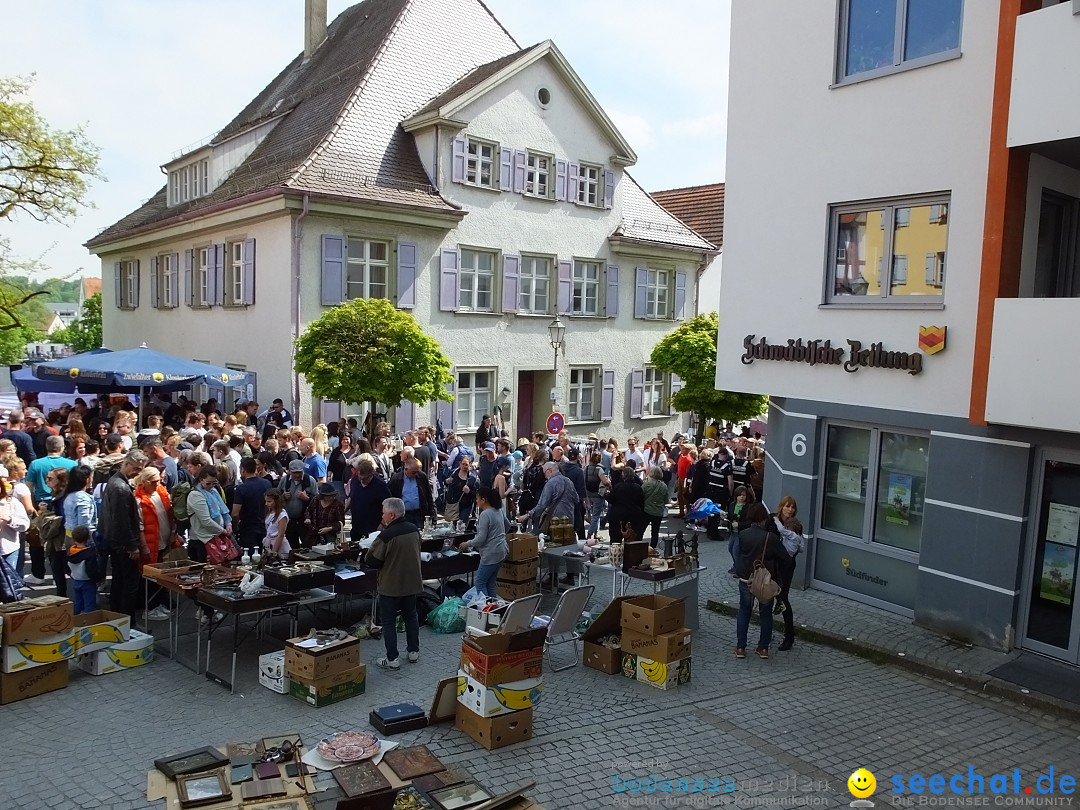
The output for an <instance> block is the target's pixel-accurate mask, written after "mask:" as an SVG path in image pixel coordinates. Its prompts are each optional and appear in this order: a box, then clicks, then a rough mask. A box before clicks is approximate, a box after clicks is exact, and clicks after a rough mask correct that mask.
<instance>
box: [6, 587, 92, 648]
mask: <svg viewBox="0 0 1080 810" xmlns="http://www.w3.org/2000/svg"><path fill="white" fill-rule="evenodd" d="M73 621H74V615H73V613H72V610H71V600H70V599H64V598H63V597H60V596H38V597H36V598H34V599H24V600H22V601H21V602H12V603H10V604H7V605H0V626H2V627H3V631H2V635H0V638H2V639H3V643H4V644H18V643H19V642H20V641H39V640H41V639H46V638H50V637H53V636H56V635H58V634H63V633H67V632H68V631H69V630H71V628H72V627H73V626H74V624H73Z"/></svg>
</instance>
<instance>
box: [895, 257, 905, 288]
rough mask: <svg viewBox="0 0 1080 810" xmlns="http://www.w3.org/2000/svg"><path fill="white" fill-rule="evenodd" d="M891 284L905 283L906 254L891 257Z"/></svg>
mask: <svg viewBox="0 0 1080 810" xmlns="http://www.w3.org/2000/svg"><path fill="white" fill-rule="evenodd" d="M891 283H892V284H895V285H900V284H907V256H896V257H894V258H893V274H892V280H891Z"/></svg>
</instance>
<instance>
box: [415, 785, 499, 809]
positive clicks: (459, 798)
mask: <svg viewBox="0 0 1080 810" xmlns="http://www.w3.org/2000/svg"><path fill="white" fill-rule="evenodd" d="M428 796H429V797H430V798H431V800H432V801H433V802H435V804H436V805H437V806H438V807H439V810H463V808H466V807H475V806H476V805H478V804H481V803H483V802H485V801H487V800H488V799H490V798H491V794H490V793H488V792H487V791H486V790H485V789H484V788H482V787H480V785H478V784H476V783H475V782H464V783H462V784H460V785H454V786H453V787H446V788H440V789H439V790H433V791H430V792H429V793H428Z"/></svg>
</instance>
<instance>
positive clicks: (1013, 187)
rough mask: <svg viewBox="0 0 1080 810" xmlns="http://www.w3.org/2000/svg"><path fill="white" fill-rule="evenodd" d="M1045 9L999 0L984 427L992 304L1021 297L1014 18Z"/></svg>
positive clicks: (979, 416) (1023, 170) (982, 356)
mask: <svg viewBox="0 0 1080 810" xmlns="http://www.w3.org/2000/svg"><path fill="white" fill-rule="evenodd" d="M1040 7H1041V4H1040V2H1039V0H1001V8H1000V13H999V20H998V40H997V61H996V67H995V71H994V101H993V108H992V110H991V114H990V151H989V157H988V167H987V168H988V171H987V179H986V214H985V218H984V221H983V249H982V265H981V269H980V272H979V301H978V307H977V311H976V322H975V348H974V357H973V361H972V367H971V403H970V407H969V409H968V420H969V421H970V422H972V423H973V424H976V425H985V424H986V386H987V379H988V377H989V374H990V347H991V343H992V340H993V331H994V302H995V301H996V300H997V299H998V298H1015V297H1016V296H1017V295H1018V294H1019V291H1020V257H1021V253H1022V251H1023V237H1024V216H1025V208H1026V196H1027V177H1028V153H1027V152H1026V151H1024V150H1022V149H1009V147H1008V146H1007V145H1006V144H1007V137H1008V132H1009V97H1010V93H1011V87H1012V69H1013V54H1014V46H1015V43H1016V18H1017V17H1018V16H1020V15H1021V14H1026V13H1027V12H1029V11H1034V10H1036V9H1038V8H1040Z"/></svg>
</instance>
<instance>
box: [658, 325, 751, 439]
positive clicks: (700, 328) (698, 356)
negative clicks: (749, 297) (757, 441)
mask: <svg viewBox="0 0 1080 810" xmlns="http://www.w3.org/2000/svg"><path fill="white" fill-rule="evenodd" d="M719 329H720V318H719V316H718V315H717V314H716V313H715V312H710V313H707V314H705V315H698V316H697V317H696V318H693V319H692V320H689V321H686V322H685V323H683V324H682V325H681V326H680V327H679V328H678V329H676V330H674V331H673V332H670V333H669V334H667V335H666V336H665V337H664V339H663V340H661V341H660V342H659V343H657V344H656V346H655V347H654V348H653V351H652V356H651V357H650V362H651V363H652V364H653V365H654V366H656V367H657V368H659V369H660V370H661V371H666V372H670V373H672V374H677V375H678V376H679V377H680V378H681V379H682V381H683V386H684V387H683V389H682V390H681V391H679V392H678V393H676V394H675V396H674V397H673V398H672V404H674V406H675V407H676V408H677V409H678V410H680V411H684V412H685V411H694V412H696V413H699V414H701V415H702V417H703V418H706V419H726V420H729V421H731V422H742V421H745V420H747V419H753V418H754V417H755V416H759V415H760V414H761V413H763V412H764V411H765V408H766V407H767V405H768V402H769V398H768V397H765V396H760V395H758V394H741V393H736V392H731V391H717V390H716V388H715V387H714V385H715V379H716V334H717V332H718V331H719Z"/></svg>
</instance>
